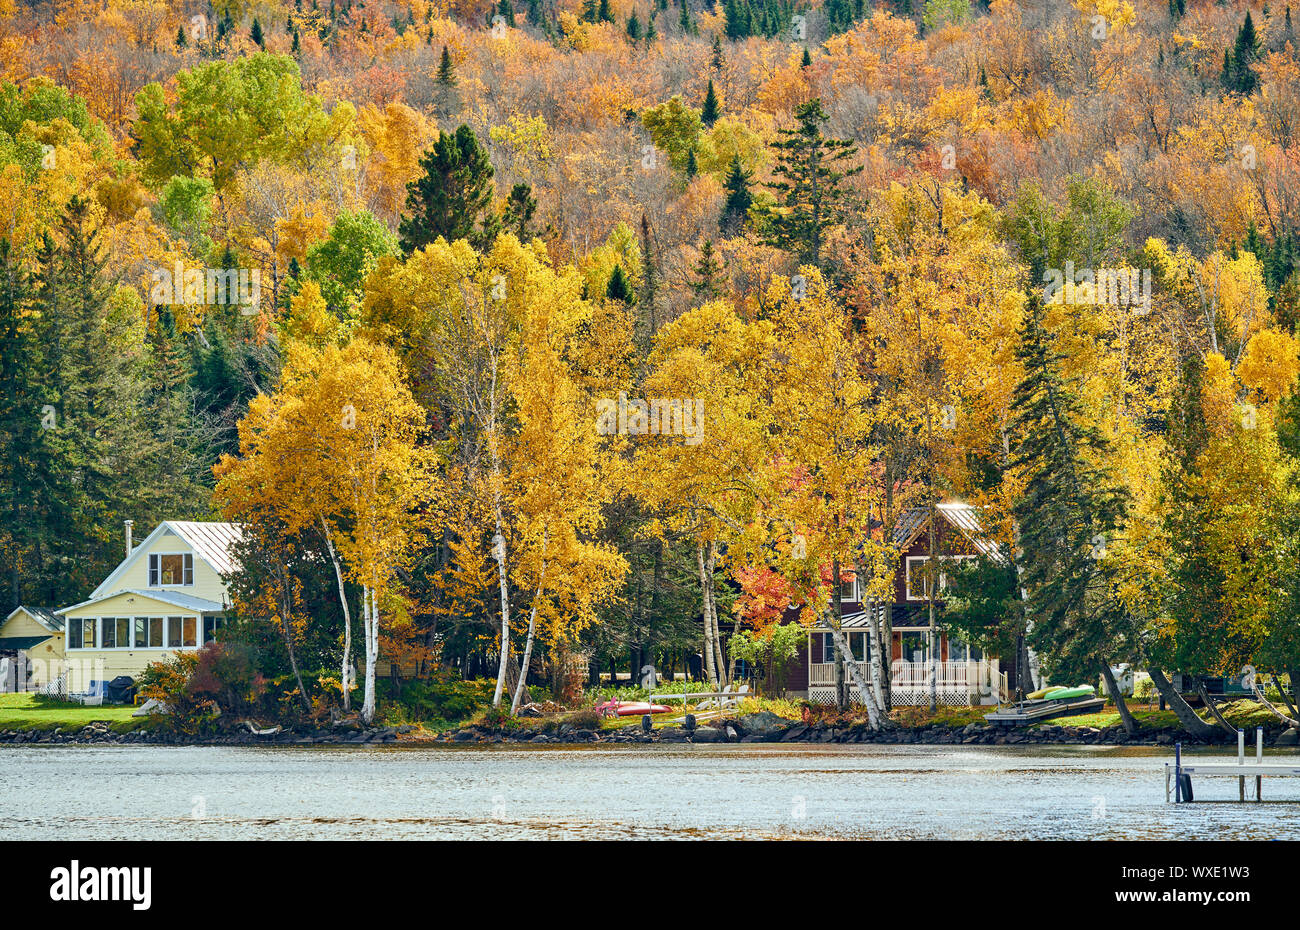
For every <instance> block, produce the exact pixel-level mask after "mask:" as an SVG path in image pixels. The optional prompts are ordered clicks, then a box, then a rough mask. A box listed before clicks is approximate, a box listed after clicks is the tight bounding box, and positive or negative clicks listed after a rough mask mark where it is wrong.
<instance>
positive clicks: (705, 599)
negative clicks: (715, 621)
mask: <svg viewBox="0 0 1300 930" xmlns="http://www.w3.org/2000/svg"><path fill="white" fill-rule="evenodd" d="M695 564H696V566H697V567H698V568H699V570H700V605H701V606H700V617H701V619H703V621H704V673H705V675H706V676H707V677H708V679H709V684H711V685H712V686H713V687H714V689H715V690H716V689H717V687H718V673H717V670H716V669H715V667H714V664H713V625H712V624H711V623H710V622H709V583H708V573H707V572H706V571H705V569H704V543H698V544H697V545H696V547H695Z"/></svg>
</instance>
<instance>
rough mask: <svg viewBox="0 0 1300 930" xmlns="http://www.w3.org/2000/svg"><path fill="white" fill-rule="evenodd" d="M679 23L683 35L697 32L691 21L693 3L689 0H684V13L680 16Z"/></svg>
mask: <svg viewBox="0 0 1300 930" xmlns="http://www.w3.org/2000/svg"><path fill="white" fill-rule="evenodd" d="M677 24H678V25H679V26H681V27H682V35H687V36H688V35H691V34H693V33H694V32H695V26H694V25H693V24H692V23H691V5H690V3H689V2H688V0H682V15H681V16H680V17H678V19H677Z"/></svg>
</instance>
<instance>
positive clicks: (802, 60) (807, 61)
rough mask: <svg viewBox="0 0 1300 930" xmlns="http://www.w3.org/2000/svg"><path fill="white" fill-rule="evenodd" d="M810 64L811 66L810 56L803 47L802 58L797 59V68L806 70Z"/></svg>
mask: <svg viewBox="0 0 1300 930" xmlns="http://www.w3.org/2000/svg"><path fill="white" fill-rule="evenodd" d="M810 64H812V55H810V54H808V48H807V47H806V46H805V47H804V50H803V57H802V58H800V59H799V67H800V68H806V67H808V66H809V65H810Z"/></svg>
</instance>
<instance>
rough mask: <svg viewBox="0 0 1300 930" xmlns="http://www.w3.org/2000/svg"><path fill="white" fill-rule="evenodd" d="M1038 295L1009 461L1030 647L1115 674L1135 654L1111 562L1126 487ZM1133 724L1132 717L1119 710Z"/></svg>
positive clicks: (1087, 670)
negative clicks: (1066, 368) (1117, 664)
mask: <svg viewBox="0 0 1300 930" xmlns="http://www.w3.org/2000/svg"><path fill="white" fill-rule="evenodd" d="M1043 318H1044V312H1043V306H1042V303H1041V301H1039V300H1037V299H1036V298H1033V299H1031V301H1030V305H1029V307H1028V308H1027V311H1026V314H1025V318H1024V322H1023V324H1022V326H1021V330H1020V347H1019V348H1018V349H1017V356H1018V357H1019V359H1020V361H1021V363H1022V364H1023V366H1024V372H1025V374H1024V378H1023V379H1022V380H1021V382H1020V384H1018V385H1017V386H1016V390H1015V393H1014V395H1013V398H1012V409H1013V411H1014V419H1013V422H1012V434H1013V436H1014V437H1015V445H1014V449H1013V455H1012V460H1011V463H1010V464H1011V467H1013V468H1016V469H1019V470H1021V471H1022V473H1023V474H1024V476H1025V478H1026V479H1027V483H1026V485H1025V488H1024V491H1023V492H1022V494H1021V496H1020V499H1019V500H1017V501H1016V502H1015V505H1014V507H1013V515H1014V517H1015V520H1016V525H1017V527H1018V530H1019V540H1018V547H1019V549H1020V550H1021V552H1020V554H1019V558H1018V559H1017V565H1018V568H1020V569H1021V585H1022V587H1023V588H1024V589H1025V591H1026V593H1027V595H1028V596H1027V603H1026V610H1027V614H1028V618H1029V622H1030V623H1031V624H1032V628H1031V631H1030V634H1029V642H1030V645H1031V646H1032V647H1033V648H1035V649H1036V650H1038V651H1039V652H1040V653H1041V654H1043V655H1046V656H1050V657H1051V661H1052V668H1051V669H1050V671H1051V672H1052V673H1053V674H1056V675H1059V676H1063V677H1065V678H1080V677H1084V676H1087V677H1092V675H1094V674H1096V673H1098V672H1100V673H1101V674H1102V675H1103V676H1104V677H1106V678H1107V679H1108V683H1111V682H1110V678H1111V671H1110V663H1111V662H1112V661H1115V660H1118V659H1129V658H1132V657H1133V655H1134V653H1135V651H1136V648H1137V646H1136V642H1135V638H1134V635H1133V630H1132V629H1131V628H1130V627H1129V625H1128V620H1127V615H1126V613H1125V611H1124V608H1123V606H1122V605H1119V604H1118V603H1117V602H1116V600H1115V599H1114V598H1113V597H1112V596H1111V594H1110V579H1109V577H1108V575H1107V573H1106V571H1105V570H1104V567H1103V560H1104V557H1105V549H1106V546H1107V544H1108V542H1110V541H1112V540H1113V539H1114V536H1115V532H1116V530H1117V529H1118V528H1119V527H1120V526H1121V524H1122V522H1123V519H1124V516H1125V512H1126V507H1127V492H1126V491H1125V490H1124V489H1123V488H1122V486H1120V485H1119V484H1118V483H1117V482H1116V481H1115V480H1114V478H1113V477H1112V473H1111V468H1110V463H1111V461H1112V453H1111V449H1110V446H1109V443H1108V442H1107V440H1106V438H1105V437H1104V436H1103V435H1102V434H1101V432H1100V430H1098V429H1097V428H1096V426H1094V425H1093V424H1092V422H1091V420H1090V417H1089V416H1088V414H1087V412H1086V411H1085V410H1084V407H1083V404H1082V401H1081V400H1080V398H1079V396H1078V394H1077V392H1076V390H1075V388H1074V387H1073V385H1071V384H1070V383H1069V382H1068V381H1067V380H1066V379H1065V376H1064V375H1063V373H1062V362H1063V356H1062V354H1061V353H1060V352H1059V351H1058V350H1057V348H1056V346H1055V344H1054V338H1053V336H1052V335H1051V334H1050V333H1049V332H1048V331H1047V329H1046V327H1045V326H1044V323H1043ZM1120 711H1121V715H1122V716H1124V717H1125V726H1126V727H1131V726H1132V723H1131V717H1129V716H1128V714H1127V710H1126V708H1124V707H1123V706H1122V705H1121V706H1120Z"/></svg>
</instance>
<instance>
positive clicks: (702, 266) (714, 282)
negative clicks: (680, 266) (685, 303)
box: [691, 239, 723, 303]
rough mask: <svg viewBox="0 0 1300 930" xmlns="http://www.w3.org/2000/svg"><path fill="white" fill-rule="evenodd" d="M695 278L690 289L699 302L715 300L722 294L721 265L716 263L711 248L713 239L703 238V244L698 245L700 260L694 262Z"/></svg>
mask: <svg viewBox="0 0 1300 930" xmlns="http://www.w3.org/2000/svg"><path fill="white" fill-rule="evenodd" d="M695 276H696V280H694V281H692V282H691V290H692V291H694V292H695V297H696V299H697V300H698V301H700V302H701V303H704V302H706V301H710V300H716V299H717V298H718V297H721V296H722V293H723V284H722V265H720V264H719V263H718V258H717V255H716V254H715V253H714V250H713V241H712V240H710V239H705V240H704V245H703V246H701V247H700V260H699V261H698V262H696V264H695Z"/></svg>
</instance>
